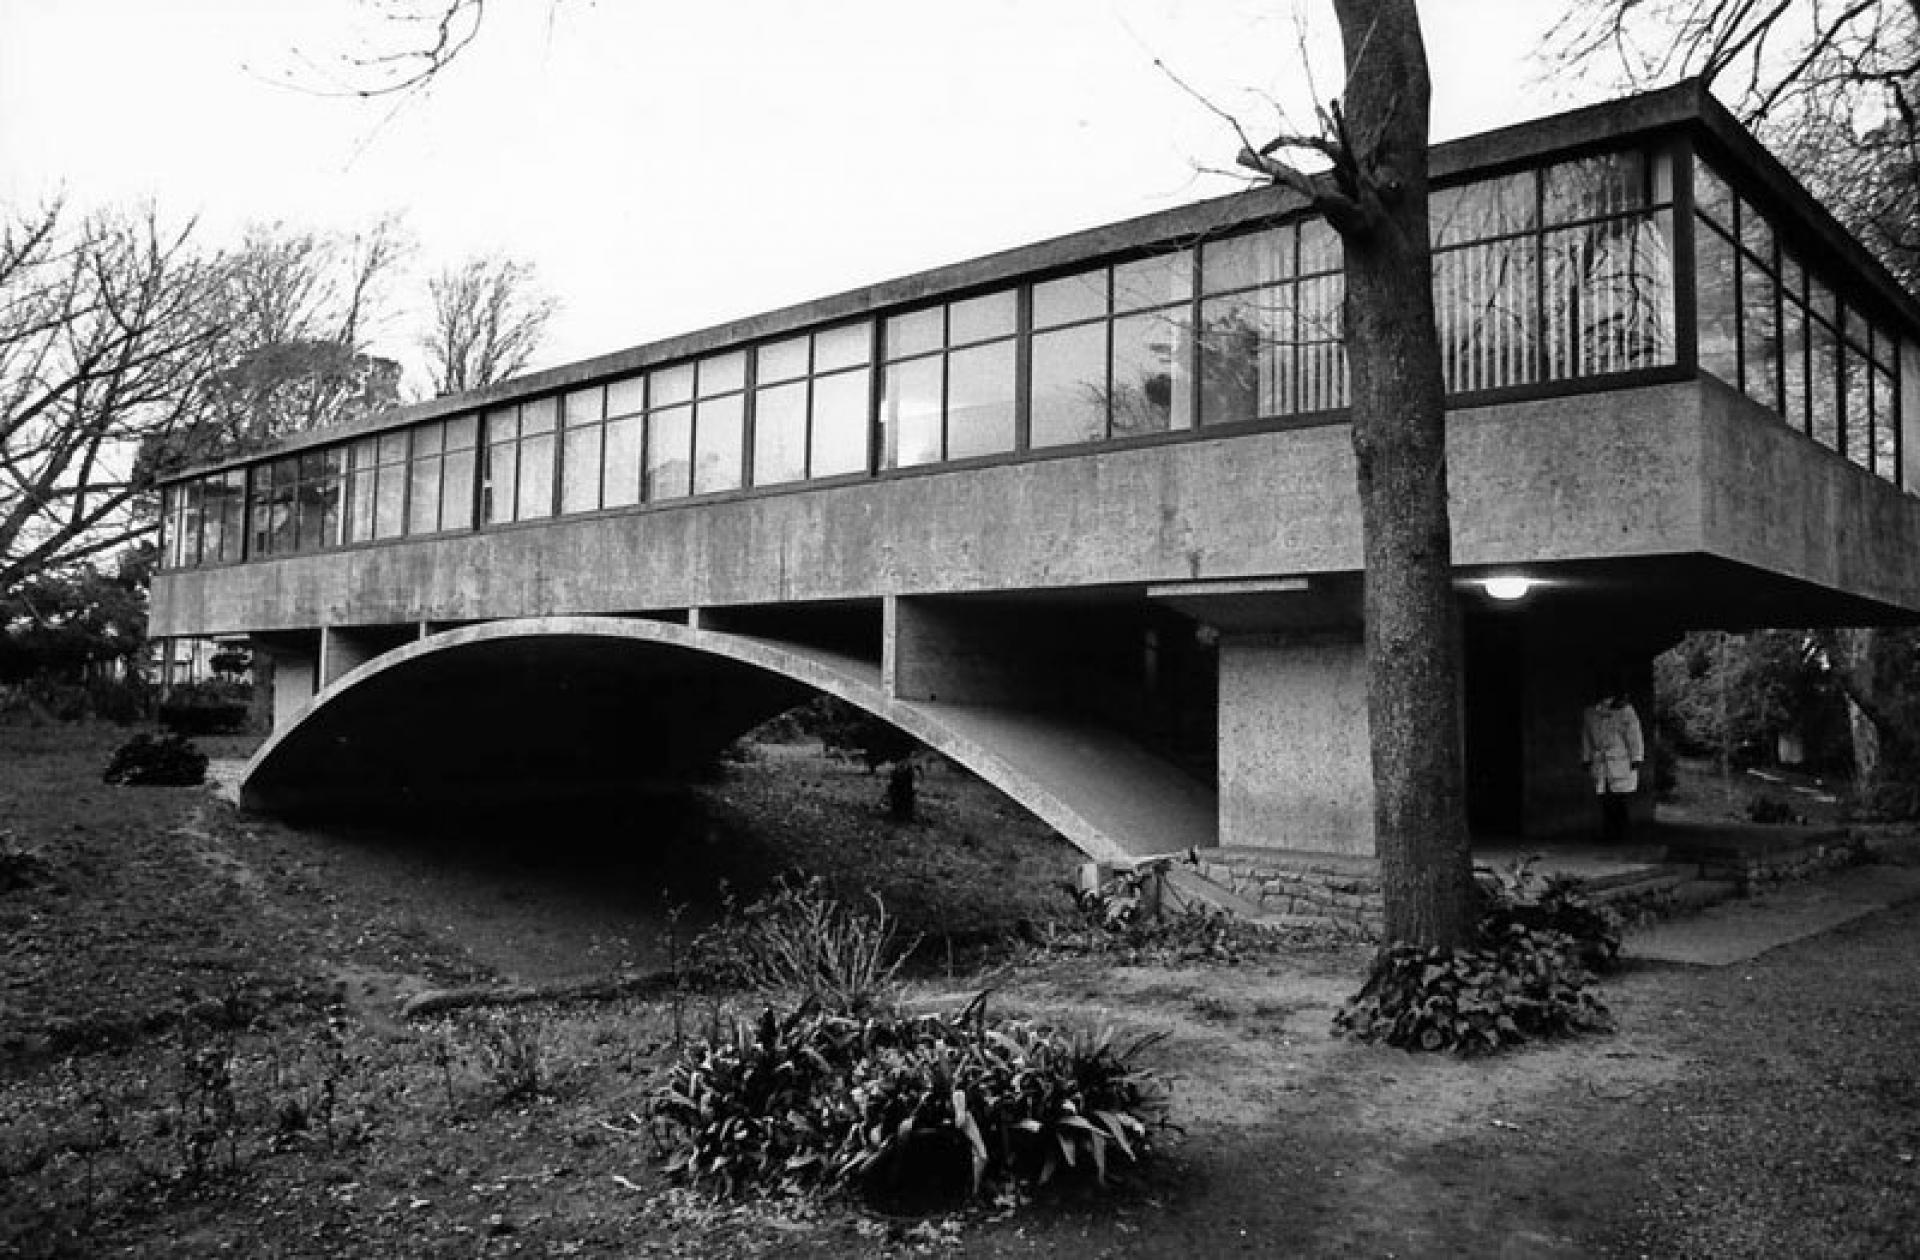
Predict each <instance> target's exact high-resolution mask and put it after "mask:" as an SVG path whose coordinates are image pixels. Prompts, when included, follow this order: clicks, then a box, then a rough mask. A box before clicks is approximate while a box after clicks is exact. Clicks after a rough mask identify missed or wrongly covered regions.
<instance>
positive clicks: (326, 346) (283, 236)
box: [207, 214, 412, 451]
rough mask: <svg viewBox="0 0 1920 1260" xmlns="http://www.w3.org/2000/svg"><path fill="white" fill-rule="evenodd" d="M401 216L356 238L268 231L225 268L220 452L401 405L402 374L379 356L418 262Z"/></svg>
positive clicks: (252, 237) (213, 389) (215, 397)
mask: <svg viewBox="0 0 1920 1260" xmlns="http://www.w3.org/2000/svg"><path fill="white" fill-rule="evenodd" d="M411 248H412V247H411V244H410V242H409V241H408V239H407V236H406V233H405V230H404V228H403V227H402V225H401V221H400V219H399V216H397V215H392V214H389V215H387V216H384V217H382V218H380V219H378V220H376V221H375V222H374V223H372V224H371V225H370V226H368V227H367V228H366V229H364V230H362V231H360V232H356V233H353V234H351V235H346V234H341V233H327V232H317V231H312V230H305V229H297V228H290V227H288V226H286V225H284V224H279V223H275V224H258V225H255V226H253V227H252V228H249V229H248V230H247V232H246V235H245V236H244V238H243V239H242V240H241V243H240V246H239V248H238V249H237V250H235V251H234V252H233V253H232V254H230V255H229V256H228V257H227V258H226V259H225V260H224V264H223V267H222V277H223V284H222V296H223V299H224V301H225V303H226V309H227V323H228V335H227V339H226V353H225V356H224V357H225V360H226V361H225V362H224V363H223V364H222V366H221V367H220V369H219V370H218V371H217V372H215V373H214V374H213V375H212V376H211V377H210V378H209V380H208V383H207V389H208V393H209V396H210V398H211V400H212V402H213V404H214V407H213V411H212V413H211V415H210V416H209V418H208V421H209V423H210V424H211V425H213V426H215V431H214V433H213V434H212V435H211V440H214V441H217V442H218V443H219V444H221V445H223V446H224V447H226V448H227V449H229V450H233V451H241V450H247V449H251V448H254V447H257V446H259V445H261V444H263V443H265V442H269V441H272V440H273V439H275V438H280V437H285V436H288V435H289V434H293V433H300V432H304V431H306V430H308V429H314V428H320V427H323V426H327V425H333V424H340V423H344V422H346V421H350V420H354V419H357V418H358V417H360V416H363V415H367V414H369V413H371V412H375V411H380V410H384V409H385V408H388V407H392V406H396V405H398V403H399V402H400V364H399V363H398V362H397V361H396V360H394V359H391V358H386V357H383V356H380V355H376V354H373V353H372V352H371V351H370V349H369V345H368V342H369V339H370V336H371V334H372V332H373V331H374V329H375V328H376V326H377V325H379V324H381V323H383V322H384V320H385V318H386V313H387V299H388V294H389V292H390V290H391V288H392V284H393V281H394V278H395V275H396V273H397V271H398V269H399V268H400V266H401V265H402V264H404V262H405V261H406V258H407V256H408V254H409V253H410V252H411Z"/></svg>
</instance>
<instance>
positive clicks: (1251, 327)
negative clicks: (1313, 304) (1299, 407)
mask: <svg viewBox="0 0 1920 1260" xmlns="http://www.w3.org/2000/svg"><path fill="white" fill-rule="evenodd" d="M1292 295H1293V289H1292V287H1291V286H1278V287H1275V288H1271V289H1256V290H1255V291H1253V292H1251V293H1242V294H1239V295H1237V296H1235V297H1230V298H1213V299H1210V300H1209V301H1208V302H1207V303H1206V304H1205V305H1204V306H1202V307H1201V315H1200V329H1201V332H1200V336H1199V338H1198V342H1199V345H1198V349H1199V357H1200V361H1199V372H1200V419H1201V422H1202V423H1203V424H1233V423H1235V422H1236V421H1241V420H1254V419H1258V418H1260V417H1262V416H1277V415H1284V414H1286V413H1287V412H1290V411H1292V410H1294V406H1293V393H1292V373H1293V360H1294V347H1293V340H1294V337H1293V306H1292Z"/></svg>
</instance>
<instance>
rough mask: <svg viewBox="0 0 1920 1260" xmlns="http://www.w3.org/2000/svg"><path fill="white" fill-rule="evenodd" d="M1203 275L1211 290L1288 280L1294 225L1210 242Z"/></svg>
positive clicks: (1205, 251)
mask: <svg viewBox="0 0 1920 1260" xmlns="http://www.w3.org/2000/svg"><path fill="white" fill-rule="evenodd" d="M1200 274H1201V280H1202V283H1203V284H1204V286H1205V288H1206V291H1207V292H1208V293H1221V292H1224V291H1226V290H1228V289H1245V288H1249V287H1251V286H1253V285H1261V284H1272V283H1273V282H1274V281H1276V280H1284V279H1286V278H1287V277H1288V276H1290V275H1292V274H1293V228H1292V227H1277V228H1268V229H1267V230H1266V231H1264V232H1250V233H1248V234H1247V235H1245V236H1229V237H1227V238H1226V239H1225V240H1219V241H1208V242H1207V243H1206V244H1205V245H1203V246H1202V247H1201V250H1200Z"/></svg>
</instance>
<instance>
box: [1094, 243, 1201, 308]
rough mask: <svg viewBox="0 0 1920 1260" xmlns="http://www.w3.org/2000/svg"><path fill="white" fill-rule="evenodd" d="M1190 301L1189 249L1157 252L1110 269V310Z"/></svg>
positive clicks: (1190, 272)
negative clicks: (1156, 255) (1154, 255)
mask: <svg viewBox="0 0 1920 1260" xmlns="http://www.w3.org/2000/svg"><path fill="white" fill-rule="evenodd" d="M1192 300H1193V251H1192V250H1190V249H1183V250H1181V251H1180V252H1179V253H1177V254H1161V255H1159V256H1158V257H1154V258H1142V259H1140V260H1138V261H1137V262H1130V263H1122V264H1120V265H1119V266H1118V267H1115V268H1114V269H1113V309H1114V310H1115V312H1120V311H1139V310H1145V309H1147V308H1148V307H1153V306H1169V305H1172V304H1173V303H1175V302H1190V301H1192Z"/></svg>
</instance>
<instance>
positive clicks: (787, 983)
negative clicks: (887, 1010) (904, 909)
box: [692, 876, 917, 1013]
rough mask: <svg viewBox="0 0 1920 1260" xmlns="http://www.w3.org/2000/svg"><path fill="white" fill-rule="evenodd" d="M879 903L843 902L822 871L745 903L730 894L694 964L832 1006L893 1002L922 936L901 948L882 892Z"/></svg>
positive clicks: (734, 982) (709, 973)
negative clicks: (831, 892) (860, 906)
mask: <svg viewBox="0 0 1920 1260" xmlns="http://www.w3.org/2000/svg"><path fill="white" fill-rule="evenodd" d="M873 907H874V908H873V913H872V914H865V913H862V912H860V911H857V910H853V909H850V908H848V907H846V906H844V905H842V904H841V903H840V902H838V901H835V900H833V899H832V898H831V897H830V896H828V894H827V891H826V885H825V884H824V883H823V882H822V881H821V880H820V879H819V878H818V877H817V876H816V877H814V878H812V879H808V880H805V881H802V882H795V881H792V880H789V879H786V878H784V877H783V878H781V879H778V880H776V881H775V882H774V886H773V890H772V891H771V892H769V893H768V894H767V895H766V896H764V897H762V898H760V899H759V900H757V901H754V902H752V903H750V904H749V905H747V906H746V907H745V908H744V909H742V908H738V907H736V905H735V904H734V901H733V899H732V898H731V897H730V896H729V897H728V898H727V899H726V910H725V913H724V915H723V917H722V919H721V921H720V922H719V923H718V924H716V925H715V926H714V927H712V928H709V929H708V930H707V931H705V932H702V933H701V934H700V935H699V936H697V937H695V938H694V941H693V945H692V952H693V959H694V970H695V971H696V972H699V973H701V974H703V975H704V976H705V977H706V978H707V979H709V980H711V981H714V982H716V983H719V984H723V985H730V986H735V987H739V988H745V989H752V990H755V991H757V992H761V993H767V994H774V995H779V996H792V997H796V998H799V999H811V1000H812V1001H814V1002H816V1003H818V1004H819V1005H820V1006H822V1007H824V1008H825V1009H827V1010H830V1011H837V1012H843V1013H858V1012H860V1011H865V1010H868V1009H872V1008H876V1007H880V1006H884V1005H887V1004H888V1002H889V1001H890V1000H891V997H892V994H893V991H894V977H895V976H896V975H897V974H898V972H899V970H900V965H901V963H902V962H903V961H904V960H905V957H906V955H907V954H908V953H909V952H911V950H912V945H913V944H917V941H916V942H913V943H910V944H909V945H908V946H907V948H906V949H900V948H897V947H896V945H895V941H894V922H893V920H892V919H891V918H889V917H888V915H887V908H886V906H885V905H884V904H883V903H882V902H881V900H880V898H879V897H877V896H876V897H874V898H873Z"/></svg>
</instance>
